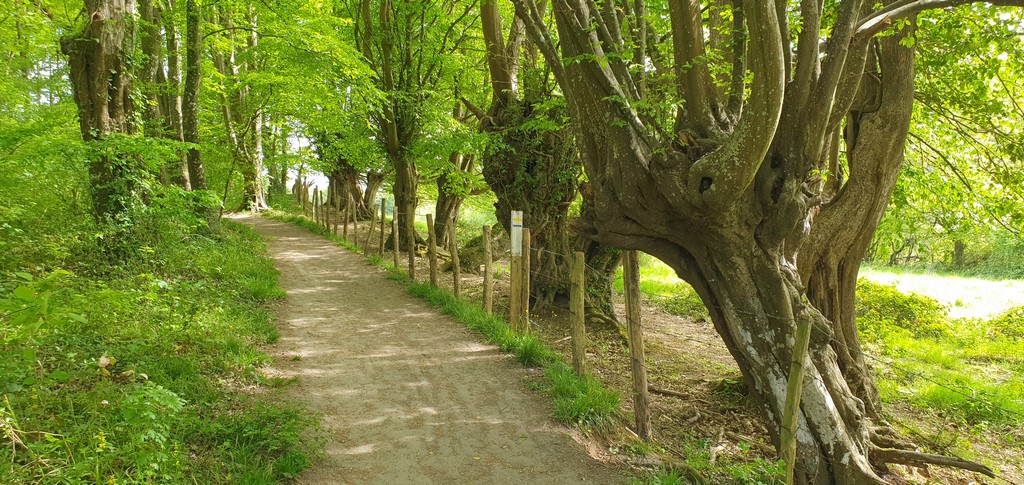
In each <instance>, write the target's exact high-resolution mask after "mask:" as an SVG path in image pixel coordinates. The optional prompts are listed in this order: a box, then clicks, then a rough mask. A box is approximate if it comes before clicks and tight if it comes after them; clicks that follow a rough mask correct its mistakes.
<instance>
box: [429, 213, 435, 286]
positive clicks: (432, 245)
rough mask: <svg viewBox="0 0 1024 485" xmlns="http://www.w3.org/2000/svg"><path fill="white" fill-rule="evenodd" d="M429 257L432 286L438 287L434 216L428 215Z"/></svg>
mask: <svg viewBox="0 0 1024 485" xmlns="http://www.w3.org/2000/svg"><path fill="white" fill-rule="evenodd" d="M427 257H428V258H429V259H430V285H431V286H437V239H435V236H434V215H433V214H427Z"/></svg>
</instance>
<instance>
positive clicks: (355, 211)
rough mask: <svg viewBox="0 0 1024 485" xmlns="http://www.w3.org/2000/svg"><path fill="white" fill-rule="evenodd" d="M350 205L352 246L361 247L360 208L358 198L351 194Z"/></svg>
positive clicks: (349, 197)
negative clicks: (357, 202) (357, 203)
mask: <svg viewBox="0 0 1024 485" xmlns="http://www.w3.org/2000/svg"><path fill="white" fill-rule="evenodd" d="M348 200H349V205H351V206H352V245H353V246H359V207H358V206H357V205H356V198H355V197H353V196H352V194H349V196H348Z"/></svg>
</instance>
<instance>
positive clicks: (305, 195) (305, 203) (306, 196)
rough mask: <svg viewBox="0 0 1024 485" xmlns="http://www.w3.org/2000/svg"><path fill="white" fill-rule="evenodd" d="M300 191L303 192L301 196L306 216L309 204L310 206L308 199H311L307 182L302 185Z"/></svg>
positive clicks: (303, 214) (303, 213)
mask: <svg viewBox="0 0 1024 485" xmlns="http://www.w3.org/2000/svg"><path fill="white" fill-rule="evenodd" d="M299 193H300V194H302V195H301V196H300V197H301V198H302V216H303V217H305V216H306V211H307V210H308V206H309V200H308V199H309V192H308V191H307V189H306V184H305V183H303V184H302V187H300V188H299Z"/></svg>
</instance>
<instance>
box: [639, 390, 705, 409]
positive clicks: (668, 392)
mask: <svg viewBox="0 0 1024 485" xmlns="http://www.w3.org/2000/svg"><path fill="white" fill-rule="evenodd" d="M647 392H650V393H653V394H659V395H662V396H669V397H676V398H679V399H686V400H687V401H696V402H699V403H701V404H704V405H706V406H711V403H710V402H708V401H706V400H704V399H701V398H699V397H693V396H691V395H689V394H685V393H682V392H679V391H673V390H671V389H662V388H660V387H654V386H647ZM714 414H718V413H714Z"/></svg>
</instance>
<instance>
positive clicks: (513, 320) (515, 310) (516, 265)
mask: <svg viewBox="0 0 1024 485" xmlns="http://www.w3.org/2000/svg"><path fill="white" fill-rule="evenodd" d="M510 236H511V239H512V258H511V261H510V262H509V273H510V274H509V276H510V281H509V285H510V288H509V289H510V290H511V291H510V295H509V301H508V326H509V327H511V328H512V330H513V331H515V332H518V333H522V330H521V329H520V326H519V323H520V318H519V316H520V313H522V308H523V307H522V305H523V303H522V294H521V293H522V292H521V290H520V285H522V284H523V283H522V278H523V274H522V273H523V270H522V264H523V211H512V234H510Z"/></svg>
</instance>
